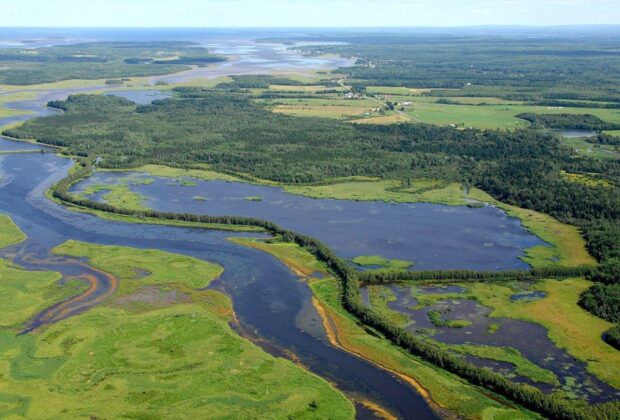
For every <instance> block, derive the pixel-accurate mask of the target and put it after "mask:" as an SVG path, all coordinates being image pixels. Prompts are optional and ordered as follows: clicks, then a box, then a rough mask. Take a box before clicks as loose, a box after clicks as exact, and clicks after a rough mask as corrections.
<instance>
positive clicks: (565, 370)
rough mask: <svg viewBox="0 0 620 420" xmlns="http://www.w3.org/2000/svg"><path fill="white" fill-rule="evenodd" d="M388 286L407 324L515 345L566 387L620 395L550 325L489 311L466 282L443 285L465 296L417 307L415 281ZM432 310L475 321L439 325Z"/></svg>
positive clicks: (603, 396)
mask: <svg viewBox="0 0 620 420" xmlns="http://www.w3.org/2000/svg"><path fill="white" fill-rule="evenodd" d="M371 287H377V286H371ZM379 287H381V286H379ZM384 287H389V288H390V290H392V292H393V293H394V295H395V296H396V300H395V301H393V302H389V303H388V307H389V308H390V309H392V310H394V311H397V312H400V313H402V314H405V315H407V317H408V318H409V319H410V320H411V321H412V322H411V324H409V325H408V326H407V327H406V329H408V330H409V331H411V332H413V333H415V334H419V333H420V331H426V332H425V333H424V334H427V335H429V336H430V337H432V338H433V339H435V340H437V341H440V342H443V343H447V344H475V345H486V346H495V347H512V348H515V349H517V350H519V351H520V352H521V354H522V355H523V356H525V357H526V358H527V359H528V360H530V361H532V362H534V363H536V364H537V365H538V366H540V367H543V368H545V369H548V370H550V371H552V372H553V373H555V374H556V375H557V377H558V379H559V380H560V387H562V386H564V387H565V390H566V391H568V392H571V393H574V394H575V395H577V396H579V397H580V398H583V399H585V400H587V401H590V402H593V403H599V402H607V401H615V400H618V399H620V391H618V390H616V389H615V388H613V387H612V386H610V385H608V384H606V383H605V382H603V381H601V380H600V379H598V378H596V377H595V376H594V375H591V374H590V373H588V371H587V370H586V364H585V363H584V362H582V361H579V360H577V359H575V358H574V357H573V356H571V355H570V354H568V353H567V352H566V351H565V350H564V349H561V348H559V347H557V346H556V345H555V344H554V343H553V341H551V340H550V339H549V335H548V331H547V330H546V329H545V328H544V327H542V326H541V325H538V324H534V323H530V322H526V321H521V320H518V319H511V318H496V317H489V313H490V312H491V309H490V308H487V307H485V306H482V305H480V304H479V303H477V302H476V301H474V300H470V299H466V298H465V297H466V292H467V290H466V289H464V288H460V287H459V288H458V289H457V288H450V289H443V291H444V292H449V293H461V292H462V293H464V294H463V298H462V299H446V300H441V301H438V302H437V303H435V304H433V305H430V306H427V307H424V308H421V309H415V306H416V305H417V301H416V299H415V298H414V297H413V296H412V293H411V287H410V286H409V287H408V286H400V285H391V286H384ZM459 289H460V291H459ZM439 290H440V289H438V288H436V287H429V288H427V287H420V288H419V292H421V293H433V294H434V293H437V292H438V291H439ZM448 290H449V291H448ZM367 293H368V292H366V294H367ZM432 310H438V311H446V312H445V313H444V315H443V318H445V319H449V320H455V319H461V320H467V321H470V322H471V325H470V326H466V327H464V328H450V327H437V326H435V325H434V324H433V323H432V322H431V321H430V319H429V317H428V312H429V311H432ZM491 324H498V325H499V329H498V330H497V331H496V332H494V333H489V327H490V325H491ZM572 379H575V384H574V385H573V386H569V385H568V384H569V383H571V381H572ZM537 386H538V384H537ZM539 388H541V390H542V391H549V390H551V388H550V387H549V386H548V385H546V384H542V385H540V386H539Z"/></svg>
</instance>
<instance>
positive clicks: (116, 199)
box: [81, 182, 146, 210]
mask: <svg viewBox="0 0 620 420" xmlns="http://www.w3.org/2000/svg"><path fill="white" fill-rule="evenodd" d="M101 191H104V194H103V195H102V196H101V198H103V199H104V200H105V201H106V202H107V203H108V204H110V205H113V206H116V207H120V208H125V209H131V210H145V209H146V207H145V206H144V201H145V198H144V197H143V196H142V195H141V194H139V193H137V192H135V191H132V190H131V188H130V187H129V185H128V183H127V182H125V183H121V184H96V185H91V186H89V187H87V188H86V189H85V190H84V191H83V192H82V193H81V195H82V196H90V195H93V194H96V193H98V192H101Z"/></svg>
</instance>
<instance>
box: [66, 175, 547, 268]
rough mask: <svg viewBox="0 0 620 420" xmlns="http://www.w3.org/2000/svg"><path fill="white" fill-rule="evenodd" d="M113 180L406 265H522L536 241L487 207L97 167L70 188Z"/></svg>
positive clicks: (188, 207) (182, 204)
mask: <svg viewBox="0 0 620 420" xmlns="http://www.w3.org/2000/svg"><path fill="white" fill-rule="evenodd" d="M141 179H142V181H141ZM144 179H148V181H146V182H145V181H144ZM117 184H127V185H128V187H129V188H130V189H131V190H132V191H134V192H137V193H139V194H141V195H142V196H143V197H144V198H145V201H144V204H145V205H146V206H147V207H150V208H153V209H156V210H161V211H172V212H188V213H198V214H209V215H228V216H245V217H256V218H260V219H265V220H270V221H273V222H275V223H277V224H279V225H281V226H283V227H285V228H288V229H292V230H294V231H296V232H301V233H304V234H307V235H310V236H313V237H315V238H318V239H320V240H321V241H323V242H325V243H326V244H327V245H329V246H330V247H331V248H332V249H334V251H335V252H337V253H338V254H339V255H340V256H342V257H344V258H354V257H356V256H360V255H381V256H383V257H385V258H389V259H400V260H406V261H412V262H413V263H414V265H413V267H412V269H413V270H429V269H457V268H459V269H472V270H508V269H524V268H527V267H528V266H527V264H525V263H524V262H523V261H521V260H520V259H519V257H522V256H523V255H524V250H525V249H526V248H529V247H532V246H536V245H543V244H544V242H543V241H542V240H540V239H539V238H538V237H536V236H535V235H533V234H531V233H529V232H528V231H527V230H525V229H524V228H523V227H522V225H521V223H520V221H519V220H518V219H515V218H512V217H508V216H507V215H506V213H504V212H503V211H502V210H500V209H497V208H495V207H491V206H487V207H482V208H470V207H467V206H444V205H437V204H427V203H416V204H409V203H399V204H394V203H386V202H380V201H349V200H332V199H313V198H308V197H303V196H299V195H294V194H290V193H287V192H285V191H284V190H283V189H282V188H279V187H270V186H262V185H253V184H245V183H240V182H225V181H203V180H195V179H191V180H189V179H187V180H185V181H183V180H174V179H171V178H160V177H149V176H147V175H146V174H139V173H135V172H134V173H130V172H97V173H95V174H94V175H93V176H92V177H90V178H89V179H87V180H84V181H82V182H81V183H79V184H78V185H76V186H75V187H74V188H73V192H84V191H85V189H87V188H88V187H89V186H94V185H117ZM89 198H93V199H98V200H99V201H103V198H102V197H101V196H96V197H92V196H90V197H89Z"/></svg>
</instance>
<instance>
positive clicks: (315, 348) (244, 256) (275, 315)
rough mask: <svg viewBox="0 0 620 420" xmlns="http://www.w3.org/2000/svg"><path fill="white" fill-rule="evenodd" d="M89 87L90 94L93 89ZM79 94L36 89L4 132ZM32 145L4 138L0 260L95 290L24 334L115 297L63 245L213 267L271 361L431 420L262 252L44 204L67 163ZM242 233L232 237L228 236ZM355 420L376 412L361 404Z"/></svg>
mask: <svg viewBox="0 0 620 420" xmlns="http://www.w3.org/2000/svg"><path fill="white" fill-rule="evenodd" d="M90 89H94V88H90ZM80 91H82V92H83V91H85V89H83V90H80V89H74V90H55V91H41V92H40V96H39V98H37V99H36V100H32V101H20V102H18V103H13V104H11V107H12V108H17V109H24V110H29V111H32V113H31V114H28V115H22V116H18V117H11V118H5V119H0V126H2V125H5V124H9V123H12V122H17V121H21V120H24V119H27V118H31V117H34V116H41V115H49V114H51V113H53V112H55V111H53V110H49V109H47V108H46V107H45V106H44V104H45V103H46V102H47V101H49V100H51V99H61V98H64V97H66V96H67V95H69V94H72V93H77V92H80ZM36 149H37V146H33V145H30V144H25V143H16V142H13V141H10V140H7V139H2V140H0V213H2V214H7V215H9V216H10V217H11V218H12V219H13V220H14V221H15V223H16V224H17V225H18V226H19V227H20V229H22V230H23V231H24V233H25V234H26V235H27V236H28V239H27V240H26V241H25V242H22V243H20V244H18V245H15V246H12V247H9V248H6V249H3V250H2V252H1V253H0V256H2V257H5V258H12V259H13V260H14V261H15V262H16V263H18V264H20V265H22V266H24V267H26V268H28V269H34V270H42V269H45V270H48V269H49V270H54V271H58V272H60V273H62V274H63V276H64V277H65V279H69V278H81V279H84V280H85V281H87V282H88V283H90V285H91V287H90V288H89V291H88V292H86V293H85V294H84V295H83V296H82V297H81V298H79V299H73V300H70V301H68V302H64V303H61V304H59V305H56V306H55V307H53V308H49V309H47V310H45V311H43V312H42V313H41V314H39V315H38V316H37V317H35V318H34V319H33V320H31V323H30V327H29V328H28V329H27V330H26V331H24V333H26V334H28V333H33V332H32V330H33V329H35V328H37V327H39V326H42V325H45V324H47V323H51V322H57V321H60V320H62V319H63V318H65V317H68V316H73V315H76V314H78V313H80V312H83V311H86V310H88V309H89V308H91V307H93V306H94V305H97V304H99V303H100V302H102V301H103V300H104V299H105V298H106V297H108V296H109V295H110V294H111V293H113V292H114V289H115V288H116V284H115V279H113V278H111V277H110V276H107V275H106V274H105V273H102V272H99V271H97V270H94V269H93V268H91V267H89V266H88V265H86V264H85V263H84V262H83V261H81V260H79V259H72V258H65V257H63V258H59V257H55V256H53V255H50V250H51V249H52V248H53V247H55V246H57V245H59V244H61V243H63V242H65V241H67V240H69V239H74V240H78V241H84V242H91V243H97V244H105V245H123V246H130V247H135V248H142V249H161V250H164V251H168V252H173V253H178V254H184V255H189V256H193V257H196V258H201V259H204V260H208V261H212V262H215V263H217V264H220V265H222V266H223V267H224V274H223V275H222V276H221V278H220V279H219V280H218V284H219V286H220V287H221V288H222V289H223V291H224V292H225V293H227V294H229V295H230V297H231V298H232V301H233V306H234V310H235V312H236V315H237V317H238V319H239V322H240V324H241V327H242V329H243V330H244V331H249V332H251V336H252V337H254V338H257V339H256V342H257V343H258V344H259V345H261V346H263V347H264V348H265V349H266V350H267V351H270V352H272V353H274V354H276V355H290V354H294V355H295V357H296V358H298V360H299V361H300V362H301V363H302V364H303V365H304V366H306V367H307V368H308V369H310V370H311V371H313V372H315V373H316V374H318V375H320V376H322V377H324V378H326V379H327V380H329V381H330V382H332V383H334V384H335V385H336V386H337V387H338V388H339V389H340V390H342V391H343V392H345V393H346V394H347V395H349V396H350V397H351V398H352V399H353V400H354V401H361V400H368V401H372V402H374V403H376V404H378V405H380V406H382V407H384V408H385V409H387V410H388V411H390V412H392V413H394V414H395V415H397V416H398V417H401V418H416V419H424V418H435V417H436V415H435V414H434V413H433V411H432V410H431V408H430V407H429V406H428V404H427V402H426V401H425V399H424V398H423V397H422V396H421V395H420V394H418V392H417V391H415V390H414V389H413V388H412V387H411V386H410V385H409V384H407V383H405V382H404V381H402V380H401V379H399V378H397V377H395V376H394V375H392V374H391V373H389V372H387V371H385V370H382V369H380V368H378V367H376V366H375V365H373V364H371V363H368V362H366V361H364V360H362V359H360V358H358V357H356V356H354V355H351V354H350V353H347V352H345V351H342V350H340V349H337V348H335V347H333V346H332V345H331V344H330V343H329V341H328V340H327V339H326V334H325V331H324V329H323V326H322V322H321V319H320V317H319V315H318V314H317V312H316V311H315V309H314V307H313V306H312V304H311V291H310V289H309V287H308V286H307V285H306V284H305V283H303V282H300V281H299V279H298V278H297V277H296V276H295V275H294V274H293V273H292V272H291V271H290V270H289V269H288V268H286V267H285V266H284V265H283V264H282V263H281V262H279V261H278V260H277V259H275V258H274V257H272V256H270V255H268V254H265V253H263V252H260V251H257V250H253V249H250V248H245V247H241V246H237V245H235V244H233V243H231V242H229V241H228V240H227V238H228V237H229V236H231V233H230V232H220V231H213V230H204V229H198V228H180V227H167V226H161V225H140V224H130V223H121V222H111V221H105V220H102V219H99V218H97V217H95V216H92V215H88V214H80V213H75V212H71V211H69V210H67V209H65V208H63V207H62V206H60V205H57V204H56V203H54V202H52V201H50V200H48V199H47V198H46V197H45V195H44V194H45V191H46V190H47V189H48V188H49V187H50V186H51V185H52V184H53V183H54V182H56V181H58V180H59V179H62V178H63V177H64V176H66V174H67V171H68V170H69V168H70V167H71V165H72V164H73V162H72V161H71V160H69V159H66V158H63V157H60V156H56V155H54V154H51V153H41V154H39V153H27V154H2V152H3V151H11V152H15V151H19V150H24V151H32V150H36ZM241 235H242V234H239V233H234V236H241ZM357 407H358V417H360V418H365V417H372V416H373V414H372V413H371V412H369V411H368V410H367V409H365V408H364V407H362V406H361V405H360V404H359V403H358V404H357Z"/></svg>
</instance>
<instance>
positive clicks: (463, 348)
mask: <svg viewBox="0 0 620 420" xmlns="http://www.w3.org/2000/svg"><path fill="white" fill-rule="evenodd" d="M441 347H443V348H445V349H447V350H449V351H453V352H456V353H461V354H467V355H471V356H476V357H480V358H483V359H489V360H496V361H499V362H506V363H510V364H512V365H514V367H515V373H516V374H517V375H521V376H524V377H526V378H528V379H531V380H532V381H534V382H539V383H545V384H551V385H556V386H557V385H560V382H559V381H558V378H557V376H556V375H555V374H554V373H553V372H551V371H550V370H547V369H544V368H541V367H540V366H538V365H537V364H535V363H534V362H532V361H530V360H529V359H528V358H526V357H525V356H523V355H522V354H521V352H519V351H518V350H516V349H513V348H512V347H496V346H485V345H472V344H450V345H446V344H441Z"/></svg>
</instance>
